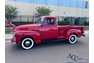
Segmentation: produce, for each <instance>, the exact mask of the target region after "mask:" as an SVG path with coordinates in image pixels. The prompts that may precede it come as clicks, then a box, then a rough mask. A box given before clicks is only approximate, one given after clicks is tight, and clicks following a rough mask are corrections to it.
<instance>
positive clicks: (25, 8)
mask: <svg viewBox="0 0 94 63" xmlns="http://www.w3.org/2000/svg"><path fill="white" fill-rule="evenodd" d="M6 5H12V6H14V7H17V8H18V11H19V15H29V16H32V15H34V14H35V13H36V10H35V8H36V7H39V6H45V5H41V4H32V3H23V2H13V1H6ZM46 7H49V8H50V9H51V10H53V12H52V13H51V15H52V16H66V17H67V16H73V17H89V10H88V9H83V8H72V7H63V6H59V7H58V6H47V5H46Z"/></svg>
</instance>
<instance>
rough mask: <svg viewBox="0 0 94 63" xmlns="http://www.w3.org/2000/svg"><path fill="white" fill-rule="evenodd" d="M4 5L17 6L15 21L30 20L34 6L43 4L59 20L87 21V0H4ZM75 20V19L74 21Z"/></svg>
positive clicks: (73, 22)
mask: <svg viewBox="0 0 94 63" xmlns="http://www.w3.org/2000/svg"><path fill="white" fill-rule="evenodd" d="M6 5H12V6H14V7H17V8H18V11H19V14H18V17H17V18H16V19H15V21H32V18H33V17H32V16H34V14H35V13H36V10H35V8H36V7H41V6H45V7H48V8H50V9H51V10H53V11H52V12H51V14H50V15H51V16H57V18H59V20H60V21H62V20H64V19H66V20H70V22H71V23H72V24H77V22H79V21H80V22H79V23H78V24H81V23H82V22H84V21H88V18H89V1H88V0H6ZM75 21H77V22H76V23H75Z"/></svg>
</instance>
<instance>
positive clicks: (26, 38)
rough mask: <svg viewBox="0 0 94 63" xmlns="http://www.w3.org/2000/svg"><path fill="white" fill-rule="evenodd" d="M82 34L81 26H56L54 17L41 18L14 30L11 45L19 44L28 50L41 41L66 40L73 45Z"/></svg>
mask: <svg viewBox="0 0 94 63" xmlns="http://www.w3.org/2000/svg"><path fill="white" fill-rule="evenodd" d="M83 34H84V28H83V27H82V26H70V25H65V26H58V25H57V21H56V17H55V16H41V17H40V18H39V19H38V21H37V23H35V24H27V25H20V26H17V27H15V29H14V37H13V38H12V40H11V41H12V43H15V44H20V45H21V46H22V48H23V49H30V48H32V47H33V46H34V44H41V42H42V41H43V40H50V39H51V40H52V39H66V40H68V41H69V43H71V44H74V43H76V41H77V38H80V37H81V36H83Z"/></svg>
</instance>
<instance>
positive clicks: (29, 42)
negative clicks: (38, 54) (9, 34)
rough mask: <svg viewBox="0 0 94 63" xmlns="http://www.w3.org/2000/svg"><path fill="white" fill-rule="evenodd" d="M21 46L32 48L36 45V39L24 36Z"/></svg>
mask: <svg viewBox="0 0 94 63" xmlns="http://www.w3.org/2000/svg"><path fill="white" fill-rule="evenodd" d="M21 46H22V48H23V49H26V50H28V49H31V48H32V47H33V46H34V41H33V39H31V38H24V39H23V40H22V42H21Z"/></svg>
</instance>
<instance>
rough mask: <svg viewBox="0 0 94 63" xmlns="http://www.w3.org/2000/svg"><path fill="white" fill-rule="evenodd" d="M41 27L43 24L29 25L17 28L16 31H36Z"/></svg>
mask: <svg viewBox="0 0 94 63" xmlns="http://www.w3.org/2000/svg"><path fill="white" fill-rule="evenodd" d="M40 26H41V24H27V25H20V26H17V27H15V30H14V31H27V30H28V31H31V30H34V29H36V28H39V27H40Z"/></svg>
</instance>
